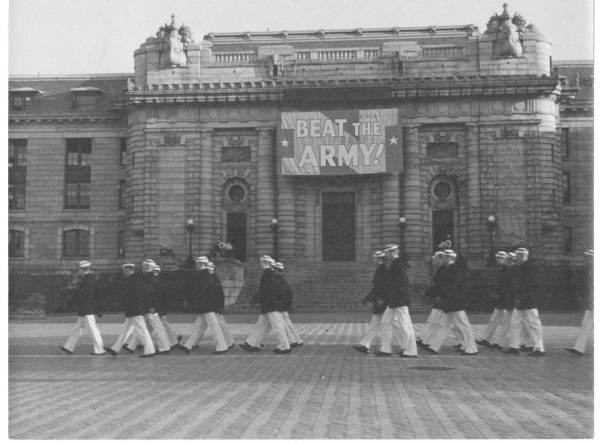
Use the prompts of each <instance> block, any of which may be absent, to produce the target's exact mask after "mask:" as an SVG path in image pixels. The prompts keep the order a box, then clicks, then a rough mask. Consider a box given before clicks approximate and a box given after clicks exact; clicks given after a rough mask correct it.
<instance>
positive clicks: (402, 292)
mask: <svg viewBox="0 0 600 444" xmlns="http://www.w3.org/2000/svg"><path fill="white" fill-rule="evenodd" d="M385 288H386V292H385V295H386V303H387V306H388V307H390V308H397V307H404V306H408V305H409V304H410V295H409V292H408V276H407V275H406V265H405V262H404V260H403V259H402V258H400V257H397V258H396V259H394V260H393V261H392V263H391V264H390V268H389V269H388V270H387V273H386V278H385Z"/></svg>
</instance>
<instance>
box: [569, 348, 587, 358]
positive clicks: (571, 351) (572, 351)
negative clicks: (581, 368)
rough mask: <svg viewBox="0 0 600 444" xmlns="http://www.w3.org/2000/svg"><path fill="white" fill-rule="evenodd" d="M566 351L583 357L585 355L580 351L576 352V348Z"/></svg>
mask: <svg viewBox="0 0 600 444" xmlns="http://www.w3.org/2000/svg"><path fill="white" fill-rule="evenodd" d="M565 350H566V351H568V352H569V353H573V354H574V355H577V356H583V353H581V352H580V351H579V350H575V349H574V348H565Z"/></svg>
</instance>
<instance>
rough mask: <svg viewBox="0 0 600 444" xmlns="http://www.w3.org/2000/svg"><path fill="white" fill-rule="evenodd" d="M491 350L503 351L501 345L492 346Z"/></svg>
mask: <svg viewBox="0 0 600 444" xmlns="http://www.w3.org/2000/svg"><path fill="white" fill-rule="evenodd" d="M490 348H491V349H492V350H500V351H502V346H501V345H500V344H492V345H490Z"/></svg>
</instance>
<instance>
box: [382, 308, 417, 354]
mask: <svg viewBox="0 0 600 444" xmlns="http://www.w3.org/2000/svg"><path fill="white" fill-rule="evenodd" d="M395 320H396V322H397V323H396V324H395V325H394V321H395ZM394 327H396V328H397V329H398V333H399V337H397V339H399V341H398V342H399V343H400V348H401V349H402V350H403V351H404V354H406V355H409V356H416V355H417V340H416V337H415V330H414V328H413V324H412V320H411V319H410V313H409V312H408V307H407V306H404V307H396V308H390V307H388V308H386V309H385V312H383V315H382V316H381V348H380V350H381V351H382V352H384V353H391V352H392V336H394Z"/></svg>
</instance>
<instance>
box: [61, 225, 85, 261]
mask: <svg viewBox="0 0 600 444" xmlns="http://www.w3.org/2000/svg"><path fill="white" fill-rule="evenodd" d="M89 254H90V233H89V232H88V231H85V230H69V231H65V232H64V233H63V257H87V256H89Z"/></svg>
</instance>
